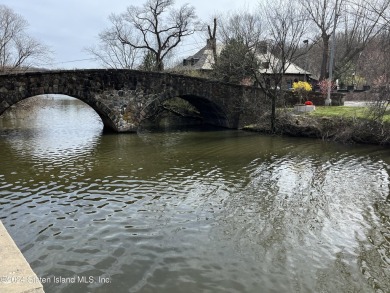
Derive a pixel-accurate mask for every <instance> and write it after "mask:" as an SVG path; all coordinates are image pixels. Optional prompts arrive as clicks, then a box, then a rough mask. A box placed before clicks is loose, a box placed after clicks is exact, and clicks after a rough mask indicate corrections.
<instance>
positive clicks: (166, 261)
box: [0, 96, 390, 292]
mask: <svg viewBox="0 0 390 293" xmlns="http://www.w3.org/2000/svg"><path fill="white" fill-rule="evenodd" d="M102 127H103V126H102V123H101V121H100V120H99V117H98V116H97V115H96V113H94V111H93V110H92V109H91V108H89V107H88V106H86V105H85V104H82V103H81V102H79V101H77V100H72V99H69V98H67V97H62V96H59V97H57V98H56V99H54V100H52V99H45V100H43V101H41V102H40V103H38V104H37V106H35V107H32V108H28V107H27V108H23V107H15V108H14V109H12V110H11V111H9V112H7V113H5V114H4V115H3V116H2V117H1V118H0V218H1V220H2V221H3V223H4V225H5V226H6V227H7V229H8V230H9V232H10V234H11V235H12V236H13V238H14V240H15V241H16V243H17V244H18V246H19V247H20V248H21V250H22V252H23V254H24V255H25V256H26V258H27V260H28V261H29V262H30V264H31V266H32V268H33V269H34V271H35V272H36V273H37V275H38V276H39V277H40V278H46V280H48V281H49V282H48V283H46V284H44V289H45V291H46V292H389V290H390V289H389V288H390V191H389V188H390V179H389V170H390V167H389V166H390V152H389V149H388V148H383V147H379V146H350V145H347V146H344V145H339V144H332V143H326V142H322V141H320V140H311V139H294V138H285V137H271V136H262V135H258V134H253V133H246V132H241V131H226V130H225V131H215V130H196V131H195V130H194V131H189V130H187V131H171V132H147V131H145V132H143V133H139V134H137V135H131V134H121V135H106V134H104V135H103V133H102ZM60 277H63V278H68V279H64V280H63V282H61V280H59V279H58V278H60ZM82 277H85V278H84V279H83V278H82ZM55 278H57V279H55ZM72 278H76V281H75V282H73V279H72ZM90 278H92V279H90ZM55 280H57V281H58V280H59V281H58V282H55ZM90 280H93V282H91V283H88V281H90Z"/></svg>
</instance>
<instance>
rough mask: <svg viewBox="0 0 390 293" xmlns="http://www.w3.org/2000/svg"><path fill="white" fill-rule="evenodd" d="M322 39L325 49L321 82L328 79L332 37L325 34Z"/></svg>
mask: <svg viewBox="0 0 390 293" xmlns="http://www.w3.org/2000/svg"><path fill="white" fill-rule="evenodd" d="M321 37H322V41H323V45H324V48H323V51H322V63H321V74H320V80H323V79H326V78H328V56H329V39H330V35H328V34H327V33H326V32H323V33H322V36H321Z"/></svg>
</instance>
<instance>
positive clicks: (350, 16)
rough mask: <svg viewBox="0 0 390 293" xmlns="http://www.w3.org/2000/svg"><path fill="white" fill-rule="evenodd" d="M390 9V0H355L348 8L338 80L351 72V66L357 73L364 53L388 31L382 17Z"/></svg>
mask: <svg viewBox="0 0 390 293" xmlns="http://www.w3.org/2000/svg"><path fill="white" fill-rule="evenodd" d="M373 7H374V8H375V11H374V10H373V9H372V8H373ZM389 7H390V1H388V0H385V1H383V0H373V1H369V2H367V1H365V0H354V1H349V2H348V3H347V4H346V5H345V7H344V9H343V14H342V16H341V22H340V31H339V32H338V34H337V36H336V38H337V41H336V43H337V51H336V62H335V76H336V78H338V77H341V76H342V75H343V74H344V73H345V72H347V71H348V70H351V66H352V67H353V68H352V70H353V71H355V70H356V63H357V62H358V59H359V56H360V54H361V53H362V52H363V51H364V49H365V48H366V47H367V46H368V44H369V43H371V42H372V41H374V40H375V38H376V37H377V36H378V35H379V34H380V33H381V32H383V30H384V29H385V28H386V26H385V25H384V24H383V22H382V17H383V15H384V14H385V12H386V11H387V10H388V9H389Z"/></svg>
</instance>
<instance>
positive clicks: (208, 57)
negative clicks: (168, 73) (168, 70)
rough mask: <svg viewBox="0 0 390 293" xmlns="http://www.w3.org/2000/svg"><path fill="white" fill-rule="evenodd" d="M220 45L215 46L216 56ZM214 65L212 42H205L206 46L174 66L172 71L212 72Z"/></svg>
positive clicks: (220, 48) (219, 51) (220, 47)
mask: <svg viewBox="0 0 390 293" xmlns="http://www.w3.org/2000/svg"><path fill="white" fill-rule="evenodd" d="M222 47H223V46H222V45H219V44H218V45H217V46H216V48H217V55H219V54H220V53H221V51H222ZM213 64H214V55H213V50H212V41H211V40H207V45H206V46H204V47H203V48H202V49H200V50H199V51H198V52H197V53H195V54H194V55H192V56H189V57H187V58H185V59H183V63H181V64H179V65H178V66H176V67H175V68H174V69H175V70H178V71H184V70H212V69H213Z"/></svg>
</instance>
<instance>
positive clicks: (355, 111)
mask: <svg viewBox="0 0 390 293" xmlns="http://www.w3.org/2000/svg"><path fill="white" fill-rule="evenodd" d="M367 114H368V111H367V107H351V106H331V107H329V106H328V107H326V106H316V109H315V111H313V112H310V115H312V116H316V117H332V116H338V117H340V116H341V117H356V118H366V117H367ZM384 121H386V122H390V109H388V110H387V111H386V115H385V117H384Z"/></svg>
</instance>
